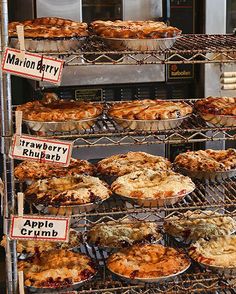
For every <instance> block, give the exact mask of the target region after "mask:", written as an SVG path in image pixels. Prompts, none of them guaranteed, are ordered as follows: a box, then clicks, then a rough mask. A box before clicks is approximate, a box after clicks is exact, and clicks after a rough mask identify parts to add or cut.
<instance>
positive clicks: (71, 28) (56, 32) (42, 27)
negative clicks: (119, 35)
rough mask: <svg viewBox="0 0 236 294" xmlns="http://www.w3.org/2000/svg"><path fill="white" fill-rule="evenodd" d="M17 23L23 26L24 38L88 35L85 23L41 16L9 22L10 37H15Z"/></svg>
mask: <svg viewBox="0 0 236 294" xmlns="http://www.w3.org/2000/svg"><path fill="white" fill-rule="evenodd" d="M17 25H23V26H24V36H25V38H43V39H53V38H66V37H67V38H68V37H69V38H72V37H86V36H88V30H87V28H88V25H87V24H86V23H84V22H76V21H72V20H68V19H63V18H58V17H41V18H36V19H33V20H25V21H22V22H18V21H14V22H10V23H9V26H8V31H9V36H10V37H17V31H16V26H17Z"/></svg>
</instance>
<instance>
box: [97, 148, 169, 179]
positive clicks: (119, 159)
mask: <svg viewBox="0 0 236 294" xmlns="http://www.w3.org/2000/svg"><path fill="white" fill-rule="evenodd" d="M170 167H171V163H170V162H169V161H168V160H167V159H166V158H164V157H162V156H155V155H152V154H148V153H146V152H128V153H125V154H117V155H112V156H110V157H107V158H105V159H103V160H101V161H99V162H98V165H97V169H98V172H100V173H101V174H102V175H107V176H122V175H125V174H127V173H131V172H134V171H138V170H142V169H143V168H150V169H153V170H167V169H169V168H170Z"/></svg>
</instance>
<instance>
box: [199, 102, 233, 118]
mask: <svg viewBox="0 0 236 294" xmlns="http://www.w3.org/2000/svg"><path fill="white" fill-rule="evenodd" d="M194 106H195V108H196V109H197V111H198V112H199V113H200V114H214V115H230V116H231V115H236V98H233V97H232V98H230V97H220V98H218V97H208V98H205V99H201V100H199V101H197V102H196V103H195V105H194Z"/></svg>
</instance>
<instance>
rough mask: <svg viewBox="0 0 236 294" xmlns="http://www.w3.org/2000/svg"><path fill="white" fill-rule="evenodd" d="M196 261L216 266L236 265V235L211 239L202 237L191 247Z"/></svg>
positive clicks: (233, 266) (231, 266)
mask: <svg viewBox="0 0 236 294" xmlns="http://www.w3.org/2000/svg"><path fill="white" fill-rule="evenodd" d="M189 255H190V256H191V257H192V258H193V259H194V260H196V261H198V262H200V263H203V264H206V265H211V266H215V267H224V268H235V267H236V236H235V235H232V236H219V237H214V238H212V239H211V240H208V241H207V240H204V239H200V240H198V241H197V242H196V243H194V244H193V245H192V246H191V248H190V249H189Z"/></svg>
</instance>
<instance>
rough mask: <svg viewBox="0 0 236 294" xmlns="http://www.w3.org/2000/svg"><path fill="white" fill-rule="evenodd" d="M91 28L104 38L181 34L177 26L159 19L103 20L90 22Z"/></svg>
mask: <svg viewBox="0 0 236 294" xmlns="http://www.w3.org/2000/svg"><path fill="white" fill-rule="evenodd" d="M90 28H91V30H92V31H93V32H94V33H96V34H97V35H98V36H100V37H104V38H127V39H159V38H171V37H176V36H179V35H180V34H181V30H179V29H177V28H176V27H171V26H167V25H166V24H165V23H164V22H159V21H151V20H148V21H132V20H128V21H121V20H116V21H102V20H96V21H94V22H92V23H91V24H90Z"/></svg>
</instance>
